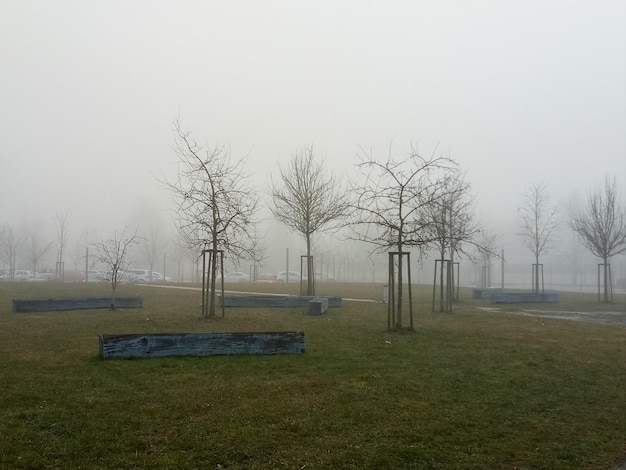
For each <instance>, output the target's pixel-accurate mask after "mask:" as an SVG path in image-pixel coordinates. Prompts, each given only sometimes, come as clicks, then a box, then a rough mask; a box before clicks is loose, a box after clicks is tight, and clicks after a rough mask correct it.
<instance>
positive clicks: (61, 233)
mask: <svg viewBox="0 0 626 470" xmlns="http://www.w3.org/2000/svg"><path fill="white" fill-rule="evenodd" d="M56 229H57V248H58V258H57V263H58V264H57V269H56V278H57V279H58V280H63V273H64V271H65V264H64V262H63V253H64V252H65V246H66V245H67V232H68V224H67V214H57V215H56Z"/></svg>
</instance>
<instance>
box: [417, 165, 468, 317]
mask: <svg viewBox="0 0 626 470" xmlns="http://www.w3.org/2000/svg"><path fill="white" fill-rule="evenodd" d="M438 192H439V193H440V194H439V195H438V197H435V198H434V200H433V203H432V204H430V205H428V206H427V207H426V208H425V212H426V214H427V216H426V217H427V219H428V221H429V224H428V225H429V232H430V236H429V238H430V239H431V240H432V242H431V245H433V246H434V247H436V249H437V251H438V253H439V256H440V262H441V269H440V270H439V276H440V279H439V306H440V311H443V310H444V304H447V305H448V306H449V308H448V309H446V310H449V309H451V307H452V300H458V299H456V289H455V285H456V283H457V282H458V279H456V280H455V275H454V264H455V262H454V260H455V255H457V254H459V255H460V254H462V253H465V251H464V244H472V245H475V244H476V243H477V240H476V235H477V234H478V233H479V232H480V228H479V227H478V225H477V224H476V222H475V220H474V201H473V198H472V195H471V185H470V184H469V183H468V182H467V181H465V179H464V177H463V175H462V173H461V172H460V171H459V170H458V169H456V168H454V169H451V170H450V171H449V172H448V174H447V176H446V177H445V178H444V179H442V184H441V185H440V187H439V188H438ZM436 196H437V195H436ZM446 262H447V263H448V264H447V268H448V272H447V273H444V271H446V270H444V265H445V264H446ZM444 274H447V276H446V278H447V281H448V283H449V284H448V285H447V287H448V295H449V297H450V298H449V300H450V301H449V302H444V297H445V295H444V293H445V287H446V282H445V279H446V278H444ZM433 302H434V301H433Z"/></svg>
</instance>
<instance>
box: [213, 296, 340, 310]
mask: <svg viewBox="0 0 626 470" xmlns="http://www.w3.org/2000/svg"><path fill="white" fill-rule="evenodd" d="M219 297H220V301H219V303H220V305H221V296H219ZM316 298H318V297H317V296H301V295H254V294H253V295H243V294H242V295H226V296H224V307H308V306H309V302H310V301H311V300H313V299H316ZM324 298H326V299H328V307H341V297H324Z"/></svg>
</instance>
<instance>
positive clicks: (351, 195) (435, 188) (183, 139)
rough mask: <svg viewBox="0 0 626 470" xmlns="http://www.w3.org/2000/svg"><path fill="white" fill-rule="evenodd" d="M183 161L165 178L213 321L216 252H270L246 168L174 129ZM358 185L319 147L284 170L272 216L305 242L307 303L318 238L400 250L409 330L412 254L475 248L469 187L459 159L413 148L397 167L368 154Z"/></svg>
mask: <svg viewBox="0 0 626 470" xmlns="http://www.w3.org/2000/svg"><path fill="white" fill-rule="evenodd" d="M174 135H175V141H176V151H177V154H178V156H179V159H180V166H179V172H178V175H177V177H176V178H175V179H173V180H172V179H170V180H167V179H164V180H163V182H164V184H165V185H166V187H167V188H168V189H169V190H171V192H172V194H173V196H174V199H175V201H176V202H177V210H176V214H177V216H178V224H177V225H178V229H179V232H180V236H181V238H182V239H184V240H186V242H187V243H188V244H189V245H190V246H194V247H195V248H196V250H197V252H198V253H201V252H206V251H209V252H212V253H214V256H212V257H210V258H209V265H208V268H207V277H208V279H209V283H210V285H209V291H210V294H209V309H208V314H209V315H214V314H215V291H216V279H217V278H218V275H217V274H218V273H219V270H220V266H219V263H220V258H219V257H218V256H217V253H218V252H219V253H221V252H223V253H225V254H226V256H227V257H231V258H234V259H237V258H241V257H247V258H248V259H252V260H255V259H257V258H259V257H260V256H262V251H263V246H262V242H261V240H260V239H259V237H258V236H257V235H256V232H255V230H254V227H255V214H256V211H257V209H258V208H259V204H260V200H259V197H258V192H257V191H254V190H253V189H252V188H251V187H250V186H249V184H248V175H246V174H245V172H244V164H243V160H238V161H233V160H231V156H230V152H229V149H228V147H226V146H224V145H216V146H214V147H209V146H207V145H200V144H198V143H197V142H196V141H195V140H194V139H193V137H192V136H191V134H190V133H189V132H187V131H183V130H182V128H181V127H180V124H179V123H178V122H176V123H175V126H174ZM359 158H360V160H359V163H358V165H357V170H358V172H357V173H358V177H355V178H351V179H350V181H346V182H344V181H341V180H340V179H339V178H337V177H336V176H335V175H334V174H332V172H330V171H327V169H326V168H325V166H324V162H323V161H320V160H316V159H315V157H314V153H313V148H312V146H306V147H304V148H303V149H301V150H298V151H296V152H295V153H294V154H293V155H292V157H291V159H290V161H289V163H288V164H287V165H285V166H280V167H279V169H278V175H277V176H276V177H275V178H272V179H271V181H270V183H269V185H268V188H267V193H268V194H269V196H270V198H269V207H270V209H271V211H272V213H273V215H274V217H275V218H276V220H278V221H280V222H281V223H283V224H284V225H285V226H287V227H288V228H289V229H290V230H293V231H295V232H297V233H299V234H300V235H302V237H303V238H304V240H305V243H306V257H305V259H306V283H307V288H306V294H307V295H314V294H315V268H314V261H313V253H312V246H313V243H312V237H313V236H315V235H316V234H319V233H321V232H325V231H330V230H336V229H339V228H347V229H348V230H349V238H351V239H353V240H359V241H362V242H365V243H367V244H369V245H371V247H372V251H378V252H387V251H394V252H396V253H398V254H399V257H397V258H396V259H395V260H394V262H397V266H396V267H395V268H394V269H395V272H396V273H397V282H395V283H394V285H395V286H397V289H398V292H397V294H396V295H395V296H394V298H395V299H396V303H397V305H396V308H397V314H396V315H395V317H394V322H395V325H394V326H396V327H402V325H403V316H402V305H403V293H402V289H403V284H404V282H403V273H404V272H405V269H404V267H403V262H404V261H403V260H404V257H403V256H402V254H404V253H405V252H406V251H407V250H408V249H417V250H418V251H419V252H420V253H421V252H423V251H425V250H426V249H427V248H429V247H431V246H433V244H435V245H436V246H437V247H438V249H439V251H440V253H441V256H442V258H443V257H449V258H451V259H452V258H454V254H455V253H459V252H462V251H463V250H464V247H465V245H466V244H474V245H475V244H476V243H477V240H476V234H477V233H479V232H480V228H479V227H478V225H477V224H476V223H475V221H474V217H473V207H472V206H473V204H472V202H473V201H472V195H471V191H470V189H471V188H470V185H469V183H467V182H466V181H465V180H464V175H463V174H462V172H461V170H460V169H459V167H458V165H457V164H456V162H455V161H453V160H452V159H451V158H448V157H444V156H439V155H432V156H430V157H423V156H421V155H420V154H419V153H418V152H417V150H416V149H411V150H410V151H409V153H408V155H407V156H405V157H403V158H402V159H399V160H396V159H395V158H394V156H393V152H392V147H391V145H390V147H389V149H388V153H387V155H385V156H384V157H383V158H378V157H377V156H376V155H374V153H373V152H372V151H366V150H365V149H360V155H359Z"/></svg>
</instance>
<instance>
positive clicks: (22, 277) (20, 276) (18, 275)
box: [2, 269, 34, 281]
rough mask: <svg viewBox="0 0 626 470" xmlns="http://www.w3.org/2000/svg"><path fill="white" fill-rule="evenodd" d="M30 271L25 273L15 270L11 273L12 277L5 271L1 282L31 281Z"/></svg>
mask: <svg viewBox="0 0 626 470" xmlns="http://www.w3.org/2000/svg"><path fill="white" fill-rule="evenodd" d="M33 277H34V276H33V273H32V271H26V270H25V269H16V270H15V271H14V272H13V275H11V273H10V272H9V271H7V272H6V273H5V274H4V275H3V276H2V280H3V281H32V280H33Z"/></svg>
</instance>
